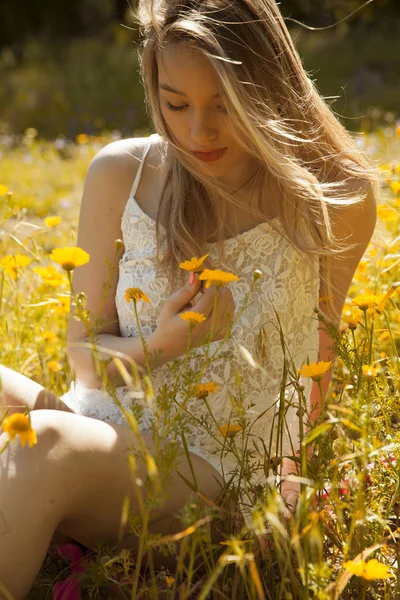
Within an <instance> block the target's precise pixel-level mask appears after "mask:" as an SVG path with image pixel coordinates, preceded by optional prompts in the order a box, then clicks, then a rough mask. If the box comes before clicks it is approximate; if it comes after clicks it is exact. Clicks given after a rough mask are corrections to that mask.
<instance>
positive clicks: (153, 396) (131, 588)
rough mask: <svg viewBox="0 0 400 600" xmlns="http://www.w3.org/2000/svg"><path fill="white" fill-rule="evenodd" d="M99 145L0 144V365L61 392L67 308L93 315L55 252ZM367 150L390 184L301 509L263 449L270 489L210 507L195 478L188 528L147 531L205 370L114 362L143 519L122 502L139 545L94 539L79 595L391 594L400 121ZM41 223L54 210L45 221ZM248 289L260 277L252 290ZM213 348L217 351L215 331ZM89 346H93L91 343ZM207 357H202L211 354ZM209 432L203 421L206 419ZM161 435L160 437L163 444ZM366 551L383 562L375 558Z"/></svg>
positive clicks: (307, 462)
mask: <svg viewBox="0 0 400 600" xmlns="http://www.w3.org/2000/svg"><path fill="white" fill-rule="evenodd" d="M388 140H390V142H391V145H390V147H389V146H388ZM108 141H110V138H107V137H90V136H83V135H82V136H80V137H79V138H78V142H79V143H76V144H72V143H69V144H66V145H64V146H62V145H60V146H59V147H57V146H56V145H54V144H50V143H47V142H44V141H42V140H38V139H36V134H35V131H34V130H33V129H32V128H31V129H29V130H28V131H27V132H26V134H25V136H24V137H23V139H22V141H20V142H19V143H16V142H15V140H14V139H13V138H12V136H4V137H3V138H2V139H1V146H0V152H1V153H2V165H3V171H2V181H1V182H0V185H2V186H3V187H1V188H0V193H1V194H2V195H1V203H0V207H1V208H0V211H1V212H0V219H1V222H2V230H3V232H2V236H1V238H0V261H1V265H2V268H1V270H0V277H1V279H0V315H1V319H0V334H1V339H2V346H1V350H0V362H1V363H3V364H5V365H6V366H9V367H11V368H13V369H15V370H17V371H19V372H21V373H23V374H25V375H27V376H29V377H32V378H33V379H35V380H36V381H38V382H40V383H41V384H42V385H44V386H46V387H48V388H50V389H51V390H52V391H53V392H55V393H56V394H58V395H61V394H62V393H64V392H65V391H66V390H67V389H68V387H69V384H70V382H71V381H72V380H73V378H74V373H73V372H71V369H70V367H69V364H68V361H67V356H66V329H67V319H68V314H69V311H71V310H73V311H75V312H76V314H77V316H78V318H80V319H81V320H83V321H85V319H87V314H86V313H85V303H84V298H82V297H80V298H79V299H78V298H77V297H76V296H75V293H74V290H72V300H73V302H72V304H71V305H70V302H69V298H70V290H71V283H70V278H69V276H68V273H67V272H66V271H65V270H63V269H62V268H61V267H60V265H58V264H57V263H55V262H52V261H51V259H50V254H51V252H52V250H53V249H54V248H57V247H65V246H74V245H75V239H76V231H77V218H78V211H79V193H80V189H81V185H82V179H83V176H84V173H85V171H86V168H87V165H88V163H89V161H90V159H91V157H92V156H93V154H94V153H95V152H96V151H97V149H98V148H99V147H101V146H103V145H105V144H106V143H107V142H108ZM364 143H365V145H366V147H367V150H368V151H369V152H371V153H373V154H375V155H376V156H377V157H378V158H379V159H380V161H381V163H382V169H384V170H385V172H386V174H387V179H386V186H385V189H384V191H383V195H382V198H380V199H379V206H378V218H379V221H378V225H377V228H376V231H375V235H374V237H373V239H372V240H371V243H370V245H369V247H368V249H367V251H366V253H365V255H364V257H363V259H362V260H361V262H360V265H359V268H358V270H357V272H356V275H355V277H354V279H353V282H352V285H351V287H350V289H349V293H348V298H347V301H346V305H345V307H344V311H343V315H342V316H343V320H342V323H341V326H340V328H339V330H336V329H335V328H332V327H331V328H330V333H331V335H332V336H333V337H334V339H335V348H334V350H335V354H336V356H337V360H336V363H335V365H334V371H333V374H332V383H331V386H330V388H329V390H328V393H327V395H326V398H325V399H324V400H325V403H324V405H325V410H324V412H323V415H322V416H321V418H320V420H319V421H318V423H316V424H315V425H314V426H311V424H310V430H309V432H308V433H306V430H305V429H304V430H303V431H302V436H301V437H302V453H301V457H300V467H301V470H300V478H299V479H298V481H299V482H300V484H301V494H300V498H299V502H298V505H297V507H296V510H295V512H294V513H293V514H292V515H291V516H290V517H289V518H288V517H287V516H285V515H286V510H285V505H284V502H283V500H282V497H281V495H280V493H279V489H280V478H279V461H275V462H274V460H273V457H272V456H271V455H270V453H268V452H267V453H266V461H267V472H270V468H271V472H272V476H271V477H270V478H269V479H268V481H267V483H266V484H265V485H263V486H255V485H253V484H252V483H251V481H246V473H245V472H243V477H242V483H241V485H240V486H236V485H235V483H234V482H229V481H226V483H225V485H224V487H223V489H222V490H221V498H220V501H218V502H215V503H212V502H211V501H209V500H207V498H204V496H203V495H202V494H201V493H200V492H199V490H198V489H197V488H196V485H193V484H189V482H188V486H189V487H191V491H192V492H193V495H192V497H191V499H190V501H188V502H187V503H186V505H185V506H183V507H182V511H181V512H180V519H181V523H182V528H181V532H180V533H178V534H175V535H174V536H164V538H162V537H161V536H160V535H155V534H150V533H149V531H148V525H149V522H150V521H151V517H152V510H153V509H154V508H155V507H157V506H160V505H162V502H163V490H164V489H165V484H166V482H167V480H168V475H169V473H170V472H171V469H173V468H174V465H175V458H176V450H177V444H176V442H174V441H171V437H168V434H169V433H171V432H172V431H174V428H175V431H176V433H177V435H183V439H184V432H185V420H187V419H188V418H191V416H190V415H189V416H188V415H187V414H186V413H185V401H183V402H182V404H181V405H180V406H177V403H176V400H177V395H176V392H177V389H180V390H181V392H182V393H183V395H184V398H189V397H191V396H193V393H194V390H196V389H197V387H196V386H197V385H198V384H199V383H200V382H202V380H201V375H202V372H201V370H200V371H192V370H191V369H190V368H189V364H190V363H189V361H188V359H189V358H190V356H191V355H192V353H193V352H194V351H193V350H191V349H190V348H189V347H188V350H187V353H186V355H185V356H183V357H181V358H180V359H176V360H174V361H172V362H171V369H172V370H173V372H174V374H175V376H176V377H175V380H176V385H175V386H172V388H171V389H168V390H155V389H153V386H152V384H151V365H150V359H151V357H148V358H149V363H148V365H149V366H150V368H148V369H146V370H145V371H141V370H140V369H135V365H132V373H133V376H132V377H129V376H128V374H127V373H126V370H125V369H124V368H123V365H122V363H121V362H120V361H119V362H118V360H117V359H115V358H113V357H110V359H112V360H116V362H117V363H118V365H119V368H120V372H121V375H122V376H123V377H124V378H125V380H126V383H127V384H129V385H131V386H132V387H133V389H134V390H135V391H136V392H137V395H138V397H140V399H141V402H136V403H133V405H132V407H131V408H132V409H133V410H126V409H125V408H124V407H123V406H122V405H120V403H119V399H118V396H117V394H116V391H115V388H113V385H112V383H111V382H110V381H109V380H107V389H108V390H109V392H110V394H112V395H113V397H114V400H115V402H116V403H117V404H118V405H119V406H120V408H121V410H122V411H123V412H124V414H125V417H126V419H127V422H128V423H129V424H130V426H131V427H132V429H133V431H134V432H135V433H136V435H137V438H138V447H137V450H136V451H135V452H133V451H132V452H131V453H130V457H129V465H130V467H131V469H132V473H133V475H134V474H135V468H136V467H135V466H136V465H137V462H138V461H144V462H145V464H146V467H147V473H148V475H147V477H146V479H145V481H137V482H136V483H137V484H136V491H137V494H138V502H139V506H140V514H135V513H134V512H133V511H132V510H130V509H129V506H128V505H125V507H124V514H123V518H124V519H125V520H126V522H128V523H129V525H130V527H131V530H132V532H135V533H136V535H137V536H138V539H139V552H138V554H134V553H133V552H130V551H129V550H127V549H124V550H122V551H121V552H115V551H113V549H112V547H108V546H107V545H104V544H100V545H99V546H98V548H97V552H96V553H94V554H93V555H92V556H91V559H92V562H90V563H89V562H88V561H84V569H83V571H82V572H81V573H79V574H78V575H77V578H78V579H79V583H80V585H81V587H82V589H83V597H84V598H95V597H97V598H111V597H113V596H112V594H113V591H114V592H115V593H119V594H120V596H119V597H121V598H134V597H137V598H139V597H143V598H175V597H176V598H178V597H179V598H190V597H198V598H200V599H201V600H203V599H204V598H215V599H217V598H218V599H219V598H229V599H232V600H234V599H235V600H236V599H247V598H255V599H257V600H260V599H261V598H266V599H274V600H275V599H277V600H278V599H279V600H280V599H282V600H289V599H311V598H317V599H320V600H327V599H336V598H344V599H348V600H350V599H352V600H353V599H355V598H367V599H368V600H369V599H371V600H372V599H376V598H382V599H389V598H395V597H397V596H398V595H400V573H399V554H400V543H399V542H400V522H399V519H400V472H399V464H400V462H399V461H400V405H399V399H398V398H399V360H398V353H399V348H400V344H399V337H400V328H399V314H400V313H399V298H398V289H399V288H398V285H399V282H400V273H399V264H400V261H399V257H400V252H399V250H400V248H399V244H400V235H399V217H400V161H399V160H398V157H399V156H400V152H399V150H400V130H396V129H393V136H390V138H389V137H388V135H387V131H386V129H385V130H378V131H376V132H375V133H371V134H369V135H368V136H365V138H364ZM21 164H22V165H23V166H24V168H23V169H21ZM60 182H62V183H60ZM49 216H59V217H60V219H56V220H54V219H53V220H48V219H47V218H46V217H49ZM16 255H23V256H24V257H27V258H28V259H29V261H28V260H25V263H27V262H29V264H25V265H23V264H22V262H21V266H20V267H17V268H15V269H14V268H13V266H12V265H13V263H12V262H9V261H10V259H7V256H10V257H11V256H16ZM188 258H190V257H188ZM5 259H6V260H5ZM7 261H8V262H7ZM50 264H52V266H53V268H54V271H53V270H51V269H50V268H49V265H50ZM256 266H257V265H255V268H256ZM38 267H42V268H44V270H42V271H40V269H38ZM76 268H79V266H76ZM46 269H47V270H46ZM257 284H258V276H257V275H256V276H255V277H254V280H253V286H256V285H257ZM231 285H234V282H233V283H232V284H231ZM143 291H144V292H145V291H146V290H143ZM137 302H140V300H134V301H132V318H133V319H137V325H138V327H140V320H139V319H138V312H137V310H136V303H137ZM242 308H243V307H237V310H238V311H240V310H241V309H242ZM319 317H320V318H321V319H323V317H322V315H321V314H319ZM235 318H236V315H235ZM228 335H229V332H228V334H227V336H228ZM219 347H220V350H221V352H223V347H224V340H221V343H220V345H219ZM209 348H211V347H210V346H209ZM93 351H94V353H95V355H96V352H97V350H96V347H95V344H94V346H93ZM97 358H98V360H97V365H98V369H99V372H100V373H102V376H103V377H104V379H108V378H107V377H106V363H107V361H105V360H101V359H99V357H98V354H97ZM212 359H213V355H212V353H211V352H209V353H208V356H207V358H206V360H208V361H211V360H212ZM248 360H249V362H250V364H253V366H254V368H262V365H260V367H258V366H257V364H256V363H254V362H253V360H252V357H248ZM205 364H206V363H205ZM282 366H283V365H282ZM286 367H287V368H286V371H285V372H286V374H287V378H289V379H291V380H292V383H293V384H294V386H295V387H296V390H297V398H296V399H295V400H294V402H295V403H296V406H297V408H298V414H299V418H300V416H301V415H302V414H303V419H304V422H306V423H307V422H308V420H309V419H308V414H307V413H308V410H307V407H306V406H305V403H304V398H303V390H302V386H299V382H298V374H297V373H296V372H295V371H294V370H293V369H292V365H290V363H288V364H287V365H286ZM203 383H204V382H203ZM284 383H285V382H283V384H284ZM296 384H297V385H296ZM210 394H212V388H210V390H209V391H208V395H210ZM208 395H207V393H202V394H200V393H199V394H198V399H199V401H201V402H205V404H206V405H207V406H208V407H210V406H212V403H211V402H208V400H209V398H208ZM142 406H147V407H150V408H151V411H152V414H153V429H152V433H153V439H154V440H155V442H156V443H155V447H156V449H157V451H156V453H155V454H154V455H153V456H152V455H150V454H149V452H148V450H147V448H146V447H145V445H144V444H143V440H142V437H141V434H140V429H139V427H138V422H139V421H140V414H141V410H142ZM173 408H174V410H172V409H173ZM237 408H238V410H237V412H236V415H235V418H234V419H233V420H232V423H231V424H230V425H232V424H235V425H236V428H231V429H230V428H229V424H225V425H227V427H226V428H223V427H222V429H221V435H220V436H218V440H219V441H220V442H221V444H222V445H224V447H225V448H227V449H228V450H229V451H230V452H232V453H234V455H235V456H236V457H237V459H238V461H239V463H242V466H243V465H244V464H245V463H246V442H247V440H246V438H247V437H248V436H249V423H250V414H248V412H247V409H248V408H249V407H248V406H247V404H246V398H245V395H244V398H242V400H241V402H240V406H238V407H237ZM212 418H213V415H212V410H211V409H210V420H212ZM218 425H224V424H218ZM281 425H282V424H281ZM202 426H206V427H207V423H206V422H205V423H199V427H202ZM209 433H210V435H211V434H212V429H211V428H210V429H209ZM161 442H164V443H165V444H166V450H164V451H163V452H161ZM268 442H269V441H268V440H265V446H266V448H268ZM13 443H18V442H13ZM188 460H190V457H189V455H188ZM144 489H145V490H146V494H144V493H143V492H144ZM235 498H242V499H244V500H245V501H247V502H249V500H251V502H250V504H251V507H250V508H251V510H250V514H251V518H250V519H249V520H243V519H235V518H233V517H234V516H235V515H233V514H232V513H231V511H230V509H229V508H228V507H229V506H230V503H231V502H232V501H234V500H235ZM155 548H158V549H160V551H162V552H165V554H166V555H169V554H172V555H173V556H176V557H177V568H176V570H175V571H174V572H168V571H167V570H161V571H160V570H157V569H155V568H154V564H153V561H152V551H153V550H154V549H155ZM49 550H51V549H49ZM373 559H376V560H377V561H378V562H377V563H375V562H370V561H371V560H373ZM67 567H68V564H67V563H66V562H64V563H63V562H62V560H61V559H60V557H59V556H58V555H57V554H54V552H51V551H50V552H49V554H48V556H47V558H46V561H45V563H44V565H43V567H42V569H41V572H40V573H39V576H38V579H37V583H36V585H35V586H34V588H33V589H32V591H31V593H30V595H29V598H31V599H33V598H44V597H46V594H47V593H48V594H49V595H50V593H51V587H52V586H53V585H54V583H55V582H56V581H60V580H63V579H65V576H66V575H65V569H66V568H67ZM200 567H201V569H200ZM117 597H118V596H117Z"/></svg>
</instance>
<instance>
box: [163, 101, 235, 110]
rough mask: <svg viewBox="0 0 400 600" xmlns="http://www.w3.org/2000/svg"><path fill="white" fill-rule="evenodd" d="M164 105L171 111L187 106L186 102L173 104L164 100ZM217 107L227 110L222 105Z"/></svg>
mask: <svg viewBox="0 0 400 600" xmlns="http://www.w3.org/2000/svg"><path fill="white" fill-rule="evenodd" d="M165 105H166V107H167V108H168V110H172V111H180V110H184V109H185V108H186V107H187V104H184V105H183V106H175V105H174V104H171V103H170V102H168V101H166V103H165ZM218 108H219V109H220V110H221V111H222V112H225V113H226V112H227V110H226V108H224V107H223V106H218Z"/></svg>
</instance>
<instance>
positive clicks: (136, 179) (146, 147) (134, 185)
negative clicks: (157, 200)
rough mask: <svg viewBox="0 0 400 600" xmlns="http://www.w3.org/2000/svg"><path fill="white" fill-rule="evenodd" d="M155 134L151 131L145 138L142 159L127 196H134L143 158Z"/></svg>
mask: <svg viewBox="0 0 400 600" xmlns="http://www.w3.org/2000/svg"><path fill="white" fill-rule="evenodd" d="M155 135H158V133H152V134H151V135H150V136H149V137H148V138H147V143H146V146H145V148H144V151H143V156H142V160H141V163H140V166H139V168H138V171H137V173H136V177H135V180H134V182H133V185H132V189H131V193H130V194H129V198H131V197H132V196H133V197H135V194H136V190H137V189H138V186H139V182H140V177H141V175H142V170H143V165H144V160H145V158H146V155H147V152H148V151H149V148H150V146H151V142H152V138H153V137H154V136H155Z"/></svg>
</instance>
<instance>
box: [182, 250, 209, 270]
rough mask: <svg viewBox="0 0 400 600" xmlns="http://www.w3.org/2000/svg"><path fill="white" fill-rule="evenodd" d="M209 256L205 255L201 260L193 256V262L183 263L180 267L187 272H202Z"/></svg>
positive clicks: (186, 261)
mask: <svg viewBox="0 0 400 600" xmlns="http://www.w3.org/2000/svg"><path fill="white" fill-rule="evenodd" d="M207 256H208V254H205V255H204V256H202V257H201V258H196V257H195V256H193V258H192V259H191V260H185V262H181V263H180V265H179V266H180V268H181V269H185V270H186V271H193V272H196V271H200V269H201V265H202V264H203V262H204V261H205V259H206V258H207Z"/></svg>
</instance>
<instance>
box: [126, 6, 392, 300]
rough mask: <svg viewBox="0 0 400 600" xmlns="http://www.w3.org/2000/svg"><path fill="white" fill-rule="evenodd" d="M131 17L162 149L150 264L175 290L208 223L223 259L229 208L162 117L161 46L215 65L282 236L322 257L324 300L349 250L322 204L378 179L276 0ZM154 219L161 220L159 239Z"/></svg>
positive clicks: (359, 196)
mask: <svg viewBox="0 0 400 600" xmlns="http://www.w3.org/2000/svg"><path fill="white" fill-rule="evenodd" d="M135 18H136V19H137V21H138V24H139V27H140V33H141V35H142V36H143V40H142V42H141V45H140V49H139V64H140V75H141V78H142V80H143V84H144V89H145V94H146V104H147V107H148V110H149V113H150V116H151V118H152V120H153V123H154V126H155V129H156V131H157V132H158V134H159V135H160V136H161V137H162V138H163V140H164V142H165V145H164V153H163V159H164V163H165V165H166V168H167V173H168V174H167V178H166V181H165V185H164V189H163V193H162V198H161V204H160V210H159V212H158V216H157V226H156V236H157V264H158V265H159V266H164V267H169V269H170V281H172V282H173V281H174V278H175V275H176V272H177V267H178V265H179V262H181V261H183V260H186V259H188V258H190V257H192V256H200V255H201V254H202V253H203V254H204V253H205V248H204V243H205V242H206V239H207V232H208V233H209V224H210V223H216V231H214V234H216V235H217V240H218V242H217V249H218V251H219V252H220V253H221V255H222V256H224V246H223V240H224V238H223V234H224V217H225V214H226V204H227V205H228V206H229V205H232V204H236V201H235V198H234V196H232V195H229V194H228V193H226V191H224V190H223V189H222V188H221V186H220V185H219V182H218V179H217V178H215V177H212V176H208V177H205V176H204V175H203V174H202V173H200V172H197V171H195V170H194V168H193V166H192V164H191V157H190V156H189V154H188V153H186V151H184V150H182V148H180V147H179V146H178V145H177V144H176V143H175V141H174V137H173V134H172V133H171V131H170V130H169V129H168V127H167V125H166V123H165V120H164V118H163V115H162V112H161V108H160V100H159V90H158V68H157V58H158V57H159V54H160V53H161V52H162V50H163V48H164V47H165V45H166V44H167V43H173V44H185V45H186V46H188V47H191V48H194V49H196V50H198V51H200V52H202V53H203V54H204V55H205V56H206V57H207V58H208V60H209V61H210V63H211V65H212V67H214V69H215V71H216V73H217V75H218V77H219V80H220V87H221V92H222V100H223V102H224V105H225V107H226V109H227V111H228V119H229V122H228V123H229V126H230V131H231V132H232V135H233V136H234V137H235V139H236V141H237V143H238V144H239V146H240V147H241V148H242V149H243V150H244V151H245V152H246V153H247V154H248V155H250V156H252V157H253V158H254V159H255V160H256V161H258V162H259V164H260V166H261V167H262V174H263V176H264V177H265V176H266V175H268V176H269V177H272V178H273V179H274V181H275V182H276V186H277V189H278V190H279V194H280V196H279V202H278V203H276V206H275V212H276V215H277V217H278V218H279V220H280V223H281V226H282V228H281V232H282V233H283V234H284V235H285V237H286V239H287V240H288V241H289V242H290V243H291V244H293V245H294V246H295V247H296V248H297V249H298V250H300V251H302V252H304V253H305V255H306V257H310V255H312V254H314V255H315V254H317V255H318V256H319V257H320V266H321V269H322V270H321V277H322V279H323V280H324V282H325V284H326V286H327V290H328V294H329V296H330V297H331V296H332V294H334V291H335V290H334V289H333V288H332V286H333V283H332V281H331V273H330V268H329V263H330V257H331V256H332V255H334V254H339V253H340V252H343V251H344V250H346V249H349V248H351V245H349V244H344V245H341V242H339V240H338V238H337V237H336V236H334V234H333V232H332V227H331V220H330V215H329V212H328V205H332V206H333V207H340V206H347V205H350V204H356V203H360V202H361V201H362V200H363V199H364V197H365V194H366V189H365V188H364V189H362V185H360V189H359V190H358V191H357V192H354V191H351V192H349V191H348V189H346V184H347V180H348V179H352V178H353V179H356V180H358V181H360V180H362V181H363V182H365V183H366V184H367V186H366V187H368V184H369V185H372V187H373V188H374V191H377V190H378V185H379V182H380V171H379V169H378V167H377V166H376V165H373V163H372V161H371V160H370V159H369V157H367V155H366V154H365V153H364V152H363V151H362V150H360V149H359V148H358V147H357V144H356V142H355V140H354V138H353V137H352V135H351V134H350V133H349V132H347V131H346V129H345V128H344V127H343V125H342V124H341V123H340V122H339V121H338V119H337V118H336V117H335V115H334V114H333V112H332V110H331V109H330V108H329V106H328V105H327V104H326V102H325V100H324V99H323V98H322V97H321V96H320V94H319V92H318V90H317V89H316V86H315V84H314V82H313V81H312V80H311V79H310V78H309V76H308V75H307V73H306V71H305V69H304V67H303V65H302V62H301V59H300V57H299V55H298V53H297V51H296V49H295V47H294V44H293V42H292V39H291V37H290V34H289V32H288V30H287V27H286V25H285V22H284V20H283V18H282V16H281V14H280V12H279V9H278V6H277V4H276V2H275V0H237V1H230V0H201V1H199V0H179V1H175V0H158V1H155V0H139V4H138V8H137V16H135ZM263 181H265V180H263ZM172 182H173V186H171V189H170V191H169V193H168V194H167V193H166V191H167V189H168V185H169V184H170V183H172ZM221 200H222V202H221ZM162 211H164V214H165V215H166V214H168V228H165V229H164V230H163V231H161V229H160V227H159V225H160V215H161V214H162ZM258 214H259V215H260V216H261V217H263V216H264V215H262V213H258ZM271 226H273V227H274V223H273V222H272V221H271ZM161 247H163V248H164V247H165V251H164V252H163V257H162V259H160V249H161ZM255 268H257V264H255Z"/></svg>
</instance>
